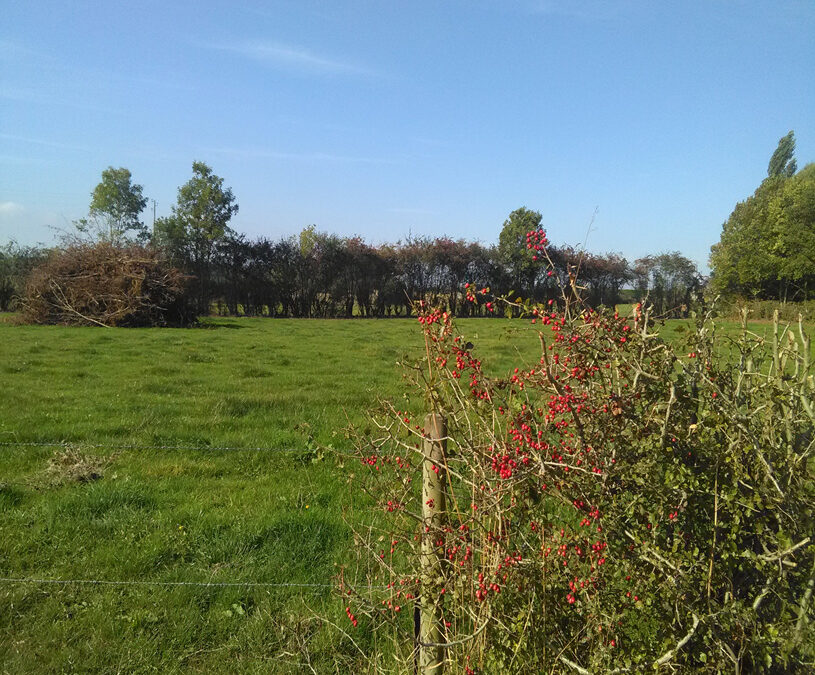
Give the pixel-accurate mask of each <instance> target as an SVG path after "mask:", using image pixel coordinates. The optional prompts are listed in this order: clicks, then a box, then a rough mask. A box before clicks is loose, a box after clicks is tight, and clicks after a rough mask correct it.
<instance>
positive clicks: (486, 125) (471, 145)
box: [0, 0, 815, 267]
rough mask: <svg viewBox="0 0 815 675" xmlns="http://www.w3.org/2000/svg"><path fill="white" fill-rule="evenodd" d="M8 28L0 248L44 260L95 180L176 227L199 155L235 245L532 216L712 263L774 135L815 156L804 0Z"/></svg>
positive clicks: (63, 13) (195, 14)
mask: <svg viewBox="0 0 815 675" xmlns="http://www.w3.org/2000/svg"><path fill="white" fill-rule="evenodd" d="M2 15H3V21H2V25H0V244H1V243H4V242H6V241H8V240H9V239H15V240H16V241H18V242H20V243H26V244H28V243H35V242H45V243H51V242H53V241H54V231H53V230H52V229H51V227H58V228H63V229H66V228H70V227H71V222H72V221H73V220H74V219H77V218H80V217H82V216H83V215H85V214H86V213H87V208H88V204H89V201H90V192H91V191H92V190H93V188H94V186H95V185H96V184H97V183H98V182H99V179H100V176H101V172H102V170H103V169H105V168H106V167H107V166H109V165H112V166H116V167H119V166H125V167H127V168H129V169H130V170H131V172H132V173H133V178H134V180H135V181H136V182H138V183H140V184H142V185H143V186H144V190H145V195H146V196H148V197H150V198H151V199H155V200H156V201H157V214H158V215H159V216H162V215H167V214H168V213H169V212H170V207H171V206H172V204H173V203H174V201H175V197H176V190H177V188H178V186H179V185H181V184H182V183H184V182H185V181H186V180H187V179H188V178H189V177H190V175H191V164H192V161H193V160H203V161H205V162H207V163H208V164H210V165H211V166H212V167H213V169H214V171H215V172H216V173H217V174H219V175H220V176H223V177H224V179H225V181H226V184H227V185H228V186H231V187H232V189H233V191H234V193H235V195H236V197H237V199H238V202H239V204H240V212H239V213H238V214H237V216H236V217H235V219H234V220H233V222H232V225H233V226H234V228H235V229H237V230H239V231H242V232H245V233H247V234H249V235H251V236H256V235H265V236H268V237H271V238H274V239H277V238H280V237H282V236H288V235H291V234H295V233H297V232H299V231H300V230H301V229H302V228H303V227H305V226H307V225H309V224H312V223H314V224H316V225H317V227H318V229H320V230H323V231H328V232H334V233H337V234H340V235H361V236H363V237H364V238H365V239H367V240H368V241H370V242H373V243H381V242H385V241H396V240H399V239H404V238H405V237H406V236H407V235H408V234H413V235H429V236H437V235H442V234H446V235H449V236H452V237H455V238H458V237H464V238H467V239H473V240H479V241H481V242H483V243H486V244H489V243H493V242H495V241H496V240H497V237H498V233H499V231H500V229H501V224H502V223H503V221H504V219H505V218H506V216H507V215H508V214H509V212H510V211H512V210H513V209H515V208H518V207H519V206H522V205H525V206H527V207H529V208H533V209H536V210H539V211H540V212H541V213H542V214H543V220H544V225H545V226H546V228H547V229H548V231H549V233H550V239H551V240H552V241H554V242H555V243H569V244H580V243H582V242H583V241H584V240H586V239H587V244H586V247H587V248H588V249H589V250H591V251H595V252H605V251H616V252H621V253H623V254H624V255H626V256H627V257H629V258H630V259H634V258H636V257H640V256H642V255H646V254H648V253H658V252H660V251H668V250H680V251H682V252H683V253H684V254H685V255H687V256H688V257H690V258H692V259H694V260H695V261H697V262H698V263H699V264H700V265H701V266H703V267H704V266H706V263H707V258H708V253H709V249H710V245H711V244H713V243H715V242H716V241H717V240H718V238H719V234H720V232H721V224H722V222H723V221H724V220H725V219H726V218H727V216H728V215H729V213H730V211H731V210H732V209H733V206H734V205H735V203H736V202H737V201H739V200H742V199H744V198H745V197H747V196H749V195H750V194H751V193H752V192H753V190H754V189H755V188H756V186H757V185H758V184H759V182H760V181H761V180H762V178H763V177H764V176H765V175H766V169H767V162H768V160H769V158H770V155H771V154H772V151H773V150H774V149H775V146H776V143H777V141H778V139H779V138H780V137H781V136H783V135H784V134H786V133H787V131H789V130H790V129H794V130H795V133H796V137H797V140H798V149H797V153H796V154H797V157H798V163H799V166H803V165H804V164H805V163H807V162H808V161H812V160H815V112H814V111H815V86H813V82H815V78H813V76H812V73H813V72H815V2H812V0H802V1H786V0H775V1H773V2H736V1H728V2H725V1H717V0H706V1H704V2H686V1H683V2H647V1H639V0H620V1H619V2H612V1H610V0H609V1H607V2H601V1H594V0H575V1H572V2H567V1H566V0H563V1H561V2H555V1H547V0H518V1H517V2H512V1H511V0H505V1H503V2H501V1H499V0H470V1H464V0H461V1H456V0H448V1H440V0H435V1H431V2H416V1H413V2H384V1H381V0H380V1H374V0H371V1H367V2H361V1H360V2H356V1H350V0H349V1H347V2H340V1H339V0H338V1H335V2H327V1H325V2H311V1H309V0H284V1H280V2H273V1H269V2H258V3H249V2H245V3H241V2H234V3H232V2H203V1H199V2H167V1H166V0H163V1H161V2H133V3H119V2H106V3H102V2H80V1H77V0H75V1H72V2H61V3H53V2H23V1H22V0H16V1H15V0H5V1H4V2H3V3H2ZM151 208H152V207H151ZM595 212H596V215H595ZM144 218H145V221H146V222H147V223H148V224H150V223H151V222H152V210H150V211H149V212H145V214H144ZM592 218H594V219H593V224H592V226H591V231H588V228H589V224H590V223H591V222H592ZM587 234H588V238H587Z"/></svg>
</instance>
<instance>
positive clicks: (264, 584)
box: [0, 577, 388, 592]
mask: <svg viewBox="0 0 815 675" xmlns="http://www.w3.org/2000/svg"><path fill="white" fill-rule="evenodd" d="M0 584H10V585H11V584H18V585H22V584H31V585H37V586H45V585H58V586H69V585H86V586H141V587H143V586H158V587H167V588H175V587H179V586H192V587H196V588H296V589H300V590H310V591H312V592H316V591H322V590H326V589H338V588H339V587H338V586H337V585H336V584H326V583H311V584H304V583H287V582H271V581H150V580H144V579H133V580H116V579H35V578H30V577H0ZM354 588H355V590H372V591H373V590H386V589H387V588H388V587H387V586H363V587H358V586H355V587H354Z"/></svg>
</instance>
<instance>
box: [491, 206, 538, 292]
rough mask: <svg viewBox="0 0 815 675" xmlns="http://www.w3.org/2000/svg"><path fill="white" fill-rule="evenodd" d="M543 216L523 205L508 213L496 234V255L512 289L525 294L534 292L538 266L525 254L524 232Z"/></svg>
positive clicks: (532, 227) (534, 225)
mask: <svg viewBox="0 0 815 675" xmlns="http://www.w3.org/2000/svg"><path fill="white" fill-rule="evenodd" d="M542 220H543V217H542V216H541V214H540V213H539V212H538V211H530V210H529V209H527V208H526V207H525V206H522V207H521V208H519V209H515V210H514V211H513V212H512V213H510V214H509V217H508V218H507V219H506V220H505V221H504V225H503V227H502V228H501V234H500V235H499V236H498V256H499V259H500V261H501V263H503V264H504V265H505V266H506V268H507V271H508V272H509V275H510V277H511V283H512V284H513V285H514V286H515V288H514V290H516V291H519V292H521V293H523V294H525V295H530V294H532V293H533V292H534V285H535V276H536V275H537V272H538V270H539V268H540V265H536V264H535V263H534V261H533V260H532V259H531V256H529V255H527V251H526V234H527V232H530V231H532V230H537V229H538V228H539V227H540V226H541V221H542Z"/></svg>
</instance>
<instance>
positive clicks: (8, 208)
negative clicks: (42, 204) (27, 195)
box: [0, 202, 25, 216]
mask: <svg viewBox="0 0 815 675" xmlns="http://www.w3.org/2000/svg"><path fill="white" fill-rule="evenodd" d="M23 211H25V207H24V206H23V205H22V204H18V203H17V202H0V216H14V215H17V214H18V213H22V212H23Z"/></svg>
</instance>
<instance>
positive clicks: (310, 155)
mask: <svg viewBox="0 0 815 675" xmlns="http://www.w3.org/2000/svg"><path fill="white" fill-rule="evenodd" d="M203 152H205V153H213V154H222V155H230V156H233V157H240V158H242V159H282V160H292V161H298V162H337V163H349V164H398V163H399V161H400V160H399V159H395V158H386V157H364V156H359V155H340V154H334V153H330V152H279V151H277V150H264V149H262V148H258V149H255V148H205V149H204V150H203Z"/></svg>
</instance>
